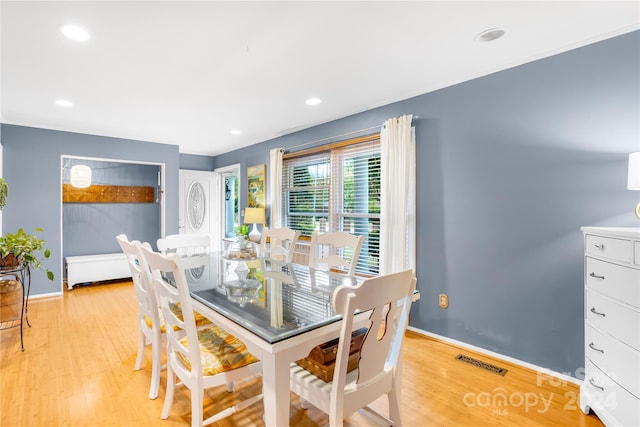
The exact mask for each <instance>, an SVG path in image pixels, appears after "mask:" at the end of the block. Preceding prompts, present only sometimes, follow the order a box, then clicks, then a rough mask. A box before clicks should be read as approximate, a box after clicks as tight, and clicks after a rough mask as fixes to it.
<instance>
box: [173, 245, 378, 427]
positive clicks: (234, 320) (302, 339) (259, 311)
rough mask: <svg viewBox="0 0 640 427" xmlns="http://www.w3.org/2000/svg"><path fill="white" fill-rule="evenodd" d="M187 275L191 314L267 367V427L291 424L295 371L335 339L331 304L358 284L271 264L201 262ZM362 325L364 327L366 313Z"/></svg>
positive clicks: (214, 257) (220, 257)
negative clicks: (218, 329) (341, 292)
mask: <svg viewBox="0 0 640 427" xmlns="http://www.w3.org/2000/svg"><path fill="white" fill-rule="evenodd" d="M197 256H199V257H200V259H201V261H202V262H201V263H200V262H197V263H195V264H200V265H198V266H197V267H193V265H195V264H194V263H193V262H188V263H185V264H188V266H189V267H191V268H186V267H185V268H184V271H185V276H186V278H187V283H188V285H189V291H190V294H191V300H192V303H193V308H194V310H196V311H198V312H200V313H201V314H202V315H204V316H205V317H207V318H209V319H210V320H211V321H212V322H214V323H215V324H216V325H218V326H220V327H221V328H223V329H225V330H226V331H228V332H229V333H231V334H233V335H235V336H236V337H237V338H239V339H241V340H242V341H243V342H244V343H245V345H246V346H247V349H248V350H249V351H250V352H251V353H252V354H254V355H255V356H256V357H257V358H259V359H260V360H261V361H262V368H263V373H262V387H263V399H264V402H263V403H264V422H265V425H266V426H268V427H284V426H288V425H289V411H290V388H289V375H290V374H289V372H290V364H291V363H292V362H294V361H296V360H298V359H302V358H304V357H306V356H307V355H308V354H309V352H310V351H311V350H312V349H313V348H314V347H315V346H316V345H319V344H322V343H324V342H326V341H329V340H331V339H334V338H336V337H337V336H338V334H339V330H340V326H341V322H340V319H341V317H340V316H339V315H337V314H336V313H335V312H334V311H333V306H332V303H331V298H332V295H333V292H334V290H335V289H336V288H337V287H338V286H341V285H346V286H354V285H356V284H357V283H358V282H359V281H361V280H362V279H361V278H358V277H356V276H349V275H346V274H342V273H337V272H330V271H324V270H318V269H314V268H311V267H309V266H306V265H301V264H295V263H287V262H284V261H280V260H276V259H269V258H253V259H237V258H234V257H228V256H226V255H225V253H224V252H212V253H207V254H201V255H197ZM359 316H360V319H357V321H358V322H359V323H360V324H362V325H367V322H368V313H361V314H360V315H359Z"/></svg>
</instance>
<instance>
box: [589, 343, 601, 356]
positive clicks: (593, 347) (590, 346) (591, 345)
mask: <svg viewBox="0 0 640 427" xmlns="http://www.w3.org/2000/svg"><path fill="white" fill-rule="evenodd" d="M589 348H591V350H595V351H599V352H600V353H602V354H604V350H603V349H601V348H598V347H596V346H595V345H594V344H593V343H592V342H590V343H589Z"/></svg>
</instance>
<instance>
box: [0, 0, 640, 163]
mask: <svg viewBox="0 0 640 427" xmlns="http://www.w3.org/2000/svg"><path fill="white" fill-rule="evenodd" d="M0 13H1V23H2V28H1V33H0V35H1V37H2V39H1V43H2V44H1V47H2V55H1V61H2V62H1V63H0V67H1V76H0V77H1V79H0V102H1V104H0V119H1V120H2V122H3V123H9V124H19V125H25V126H34V127H43V128H49V129H58V130H66V131H73V132H82V133H89V134H96V135H106V136H114V137H121V138H130V139H139V140H144V141H153V142H159V143H166V144H175V145H179V146H180V152H182V153H196V154H209V155H216V154H220V153H224V152H227V151H230V150H233V149H236V148H240V147H244V146H248V145H251V144H255V143H258V142H261V141H265V140H268V139H271V138H274V137H277V136H280V135H283V134H287V133H290V132H293V131H295V130H299V129H304V128H307V127H311V126H314V125H318V124H321V123H325V122H328V121H331V120H334V119H337V118H340V117H344V116H348V115H351V114H354V113H358V112H361V111H365V110H368V109H371V108H374V107H378V106H381V105H385V104H388V103H391V102H394V101H399V100H402V99H406V98H410V97H413V96H415V95H419V94H423V93H426V92H430V91H433V90H436V89H440V88H443V87H446V86H450V85H453V84H456V83H459V82H462V81H466V80H469V79H473V78H476V77H480V76H483V75H486V74H489V73H493V72H496V71H499V70H502V69H505V68H509V67H513V66H516V65H519V64H523V63H526V62H530V61H534V60H536V59H540V58H543V57H546V56H549V55H553V54H557V53H560V52H564V51H567V50H569V49H573V48H576V47H579V46H583V45H586V44H589V43H593V42H596V41H599V40H603V39H606V38H610V37H613V36H616V35H619V34H623V33H626V32H629V31H633V30H636V29H638V28H640V2H638V1H597V2H583V1H568V2H559V1H527V2H525V1H508V2H507V1H503V2H486V1H467V2H462V1H440V2H435V1H433V2H432V1H422V2H416V1H414V2H397V1H375V2H370V1H356V2H329V1H326V2H306V1H300V2H292V1H290V2H266V1H260V2H240V1H236V2H218V1H197V2H186V1H160V2H149V1H136V2H134V1H112V2H94V1H74V2H58V1H45V2H33V1H1V2H0ZM66 23H74V24H77V25H80V26H82V27H84V28H85V29H87V30H88V31H89V32H90V34H91V39H90V40H89V41H87V42H76V41H71V40H69V39H66V38H65V37H63V36H62V35H61V34H60V33H59V32H58V27H59V25H61V24H66ZM494 27H502V28H504V29H505V31H506V35H505V36H504V37H503V38H501V39H499V40H497V41H495V42H492V43H479V42H475V41H474V37H475V36H476V34H478V33H479V32H481V31H483V30H486V29H490V28H494ZM312 96H315V97H319V98H321V99H322V101H323V102H322V103H321V104H320V105H318V106H315V107H310V106H307V105H305V100H306V99H307V98H309V97H312ZM60 98H63V99H67V100H69V101H71V102H73V104H74V106H73V107H70V108H63V107H58V106H56V105H55V104H54V101H55V100H56V99H60ZM231 129H241V130H242V134H240V135H231V134H230V130H231Z"/></svg>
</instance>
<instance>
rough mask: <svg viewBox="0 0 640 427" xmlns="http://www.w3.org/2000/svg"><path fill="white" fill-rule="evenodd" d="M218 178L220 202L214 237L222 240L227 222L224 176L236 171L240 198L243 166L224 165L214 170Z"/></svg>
mask: <svg viewBox="0 0 640 427" xmlns="http://www.w3.org/2000/svg"><path fill="white" fill-rule="evenodd" d="M214 172H215V173H216V178H217V185H216V191H217V198H218V201H220V203H218V208H217V209H216V216H217V219H216V227H215V232H214V237H215V238H216V239H217V241H218V242H222V238H223V237H224V231H225V229H224V228H225V227H224V226H225V224H224V214H225V211H224V208H225V203H224V202H225V200H224V190H225V188H224V178H225V176H227V175H232V174H234V173H235V175H236V177H237V178H236V179H237V180H238V199H240V193H241V191H242V174H241V172H242V167H241V165H240V163H234V164H232V165H227V166H223V167H221V168H217V169H215V170H214ZM238 210H240V200H238ZM238 215H239V216H242V214H241V212H238Z"/></svg>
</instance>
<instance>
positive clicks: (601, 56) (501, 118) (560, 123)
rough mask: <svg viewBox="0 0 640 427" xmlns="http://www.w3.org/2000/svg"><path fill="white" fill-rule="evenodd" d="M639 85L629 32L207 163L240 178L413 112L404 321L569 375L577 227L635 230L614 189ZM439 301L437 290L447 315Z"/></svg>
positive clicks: (578, 325) (576, 364)
mask: <svg viewBox="0 0 640 427" xmlns="http://www.w3.org/2000/svg"><path fill="white" fill-rule="evenodd" d="M638 76H640V32H638V31H636V32H633V33H630V34H626V35H623V36H620V37H616V38H613V39H610V40H607V41H604V42H600V43H597V44H593V45H590V46H586V47H583V48H580V49H576V50H573V51H569V52H566V53H564V54H561V55H557V56H554V57H550V58H547V59H543V60H539V61H536V62H532V63H529V64H526V65H522V66H519V67H516V68H512V69H509V70H506V71H502V72H499V73H495V74H492V75H489V76H486V77H483V78H479V79H476V80H472V81H469V82H465V83H463V84H459V85H456V86H452V87H449V88H445V89H442V90H439V91H436V92H432V93H428V94H425V95H422V96H419V97H416V98H412V99H408V100H405V101H402V102H398V103H394V104H391V105H387V106H384V107H381V108H378V109H374V110H371V111H367V112H364V113H361V114H357V115H354V116H350V117H347V118H344V119H340V120H337V121H334V122H331V123H327V124H325V125H322V126H318V127H315V128H312V129H307V130H304V131H301V132H297V133H295V134H290V135H286V136H284V137H281V138H278V139H275V140H271V141H268V142H265V143H263V144H259V145H256V146H252V147H250V148H247V149H242V150H238V151H234V152H231V153H227V154H225V155H221V156H217V157H216V158H215V159H214V160H215V162H214V166H215V167H221V166H225V165H228V164H233V163H236V162H239V163H241V164H242V167H243V172H242V173H243V174H246V167H247V166H251V165H254V164H260V163H267V164H268V162H269V161H268V159H269V157H268V152H269V149H270V148H273V147H278V146H282V147H285V148H289V147H294V146H297V145H300V144H305V143H309V142H313V141H318V140H320V139H323V138H329V137H331V136H332V135H341V134H344V133H347V132H352V131H356V130H359V129H367V128H370V127H372V126H376V127H377V126H379V125H381V124H382V123H383V122H384V120H386V119H387V118H389V117H397V116H400V115H402V114H414V115H418V116H419V119H417V120H415V121H414V123H415V126H416V138H417V141H416V143H417V165H418V169H417V171H418V172H417V180H418V186H417V188H418V230H417V232H418V245H417V258H418V263H417V264H418V267H417V276H418V288H419V289H420V290H421V294H422V299H421V300H420V301H418V302H417V303H416V304H414V307H413V308H412V312H411V321H410V324H411V325H412V326H414V327H416V328H419V329H423V330H427V331H431V332H434V333H436V334H440V335H443V336H446V337H450V338H453V339H456V340H460V341H463V342H466V343H469V344H473V345H476V346H479V347H482V348H485V349H488V350H491V351H495V352H498V353H500V354H504V355H507V356H511V357H514V358H517V359H520V360H524V361H527V362H529V363H533V364H535V365H538V366H542V367H546V368H549V369H552V370H554V371H557V372H565V373H567V374H570V375H574V376H575V375H576V374H579V372H577V371H576V370H577V369H578V368H580V367H583V366H584V353H583V339H584V328H583V278H582V274H583V257H582V253H583V246H582V234H581V231H580V227H581V226H585V225H592V226H638V225H639V224H640V223H639V222H638V220H637V219H636V218H635V217H634V216H633V214H632V209H633V206H634V205H635V204H636V203H637V202H638V200H639V197H638V193H637V192H631V191H628V190H626V173H627V155H628V153H630V152H633V151H639V150H640V146H639V144H640V129H639V127H640V125H639V118H640V78H639V77H638ZM369 132H371V131H362V132H356V134H366V133H369ZM326 142H327V141H323V142H321V143H318V144H316V145H320V144H322V143H326ZM312 145H313V144H311V145H309V146H312ZM309 146H307V147H309ZM267 173H268V172H267ZM267 176H268V175H267ZM269 185H270V184H269V183H267V186H269ZM244 193H246V192H243V200H242V202H241V206H245V205H246V194H244ZM439 293H447V294H449V297H450V306H449V308H448V309H446V310H444V309H440V308H439V307H438V304H437V301H438V298H437V296H438V294H439Z"/></svg>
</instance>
